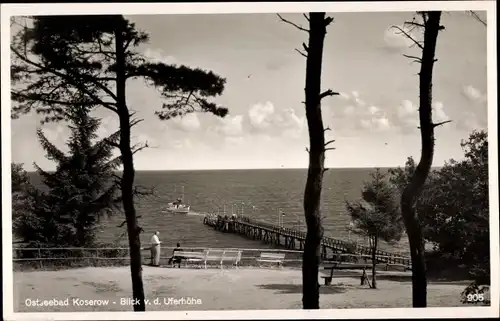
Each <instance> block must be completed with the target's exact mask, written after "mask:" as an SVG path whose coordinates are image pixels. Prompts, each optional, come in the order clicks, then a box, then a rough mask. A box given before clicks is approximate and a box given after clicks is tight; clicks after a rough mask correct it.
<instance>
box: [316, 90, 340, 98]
mask: <svg viewBox="0 0 500 321" xmlns="http://www.w3.org/2000/svg"><path fill="white" fill-rule="evenodd" d="M338 95H340V93H337V92H334V91H332V90H331V89H328V90H327V91H324V92H322V93H321V94H320V95H319V99H323V98H325V97H328V96H338Z"/></svg>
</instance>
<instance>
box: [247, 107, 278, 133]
mask: <svg viewBox="0 0 500 321" xmlns="http://www.w3.org/2000/svg"><path fill="white" fill-rule="evenodd" d="M273 114H274V105H273V104H272V103H271V102H269V101H268V102H266V103H264V104H261V103H257V104H255V105H253V106H252V107H250V109H249V110H248V117H249V120H250V124H251V125H252V126H253V127H254V128H256V129H264V128H267V127H269V126H270V125H271V123H270V119H269V118H270V116H272V115H273Z"/></svg>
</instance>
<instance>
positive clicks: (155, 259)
mask: <svg viewBox="0 0 500 321" xmlns="http://www.w3.org/2000/svg"><path fill="white" fill-rule="evenodd" d="M159 236H160V232H158V231H156V232H155V233H154V234H153V236H151V265H153V266H160V244H161V242H160V237H159Z"/></svg>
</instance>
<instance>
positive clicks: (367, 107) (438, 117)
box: [325, 91, 449, 136]
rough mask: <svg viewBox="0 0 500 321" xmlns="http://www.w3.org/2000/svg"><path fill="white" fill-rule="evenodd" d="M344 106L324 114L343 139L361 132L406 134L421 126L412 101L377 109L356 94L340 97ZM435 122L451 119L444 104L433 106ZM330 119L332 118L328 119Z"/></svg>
mask: <svg viewBox="0 0 500 321" xmlns="http://www.w3.org/2000/svg"><path fill="white" fill-rule="evenodd" d="M340 98H341V102H342V103H343V105H341V106H339V107H336V109H337V110H338V112H336V113H335V114H333V112H326V113H325V117H326V118H325V123H326V124H329V123H330V122H332V123H333V124H332V127H333V128H336V129H337V130H338V131H339V132H342V134H343V135H346V136H348V135H350V134H349V133H351V134H356V133H357V132H358V131H390V130H393V131H398V132H400V133H403V134H406V133H410V132H414V131H416V130H417V127H418V126H419V125H420V124H419V115H418V106H417V105H415V104H414V103H413V102H411V101H410V100H403V101H402V102H401V103H400V104H395V105H392V106H391V105H387V106H376V105H374V104H370V103H367V102H366V101H365V100H363V99H362V98H361V94H360V93H359V92H357V91H352V92H350V93H347V92H341V93H340ZM432 114H433V121H434V122H442V121H445V120H448V119H449V117H448V115H447V113H446V111H445V107H444V104H443V103H442V102H440V101H436V102H435V103H434V104H433V113H432ZM328 117H331V118H328Z"/></svg>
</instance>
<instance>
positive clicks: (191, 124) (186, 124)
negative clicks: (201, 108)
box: [169, 113, 201, 132]
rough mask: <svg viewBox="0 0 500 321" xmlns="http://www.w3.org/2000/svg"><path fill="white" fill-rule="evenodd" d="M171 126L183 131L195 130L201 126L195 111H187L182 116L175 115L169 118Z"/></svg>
mask: <svg viewBox="0 0 500 321" xmlns="http://www.w3.org/2000/svg"><path fill="white" fill-rule="evenodd" d="M169 124H171V125H172V127H173V128H175V129H177V130H181V131H185V132H195V131H197V130H198V129H200V127H201V122H200V120H199V119H198V114H197V113H189V114H186V115H184V116H182V117H175V118H172V119H170V120H169Z"/></svg>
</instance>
